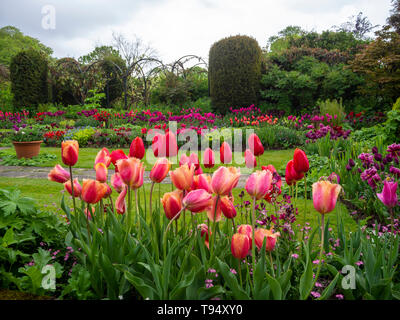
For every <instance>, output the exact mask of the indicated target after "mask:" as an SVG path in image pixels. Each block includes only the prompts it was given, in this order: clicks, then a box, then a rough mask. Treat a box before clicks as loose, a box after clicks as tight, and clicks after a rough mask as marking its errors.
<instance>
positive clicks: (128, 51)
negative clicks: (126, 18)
mask: <svg viewBox="0 0 400 320" xmlns="http://www.w3.org/2000/svg"><path fill="white" fill-rule="evenodd" d="M113 39H114V47H115V48H116V49H117V50H118V52H119V53H120V54H121V55H122V58H123V59H124V61H125V66H124V68H121V67H120V66H118V64H116V63H114V67H115V70H116V72H117V73H118V75H119V77H120V79H121V80H122V83H123V92H124V108H125V109H127V108H128V85H129V84H132V85H133V84H135V83H138V81H129V80H130V78H131V77H132V75H133V74H136V76H137V78H140V79H142V81H143V82H142V84H141V86H142V87H143V88H145V87H146V86H147V83H146V81H147V80H146V79H147V77H146V74H149V73H150V74H151V73H152V72H153V70H156V69H158V68H159V66H163V63H162V62H161V61H160V60H159V59H158V58H157V53H156V51H155V50H154V49H153V48H152V47H150V46H149V45H147V44H145V43H144V42H143V41H142V40H141V39H140V38H138V37H135V38H134V39H133V40H129V39H127V38H126V37H124V36H123V35H121V34H116V33H114V34H113ZM136 89H139V88H132V90H133V91H136ZM136 96H138V95H137V94H136ZM142 96H143V94H142ZM144 96H147V94H144ZM145 102H146V101H145Z"/></svg>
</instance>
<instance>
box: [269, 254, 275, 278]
mask: <svg viewBox="0 0 400 320" xmlns="http://www.w3.org/2000/svg"><path fill="white" fill-rule="evenodd" d="M269 259H270V260H271V269H272V276H273V277H274V278H275V269H274V262H273V261H272V253H271V251H270V252H269Z"/></svg>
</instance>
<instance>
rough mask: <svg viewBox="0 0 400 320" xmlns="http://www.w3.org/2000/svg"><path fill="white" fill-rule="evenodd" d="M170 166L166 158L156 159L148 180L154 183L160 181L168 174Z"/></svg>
mask: <svg viewBox="0 0 400 320" xmlns="http://www.w3.org/2000/svg"><path fill="white" fill-rule="evenodd" d="M170 168H171V163H170V162H169V161H168V159H167V158H160V159H158V160H157V161H156V163H155V164H154V166H153V168H152V169H151V172H150V180H151V181H153V182H156V183H161V181H163V180H164V179H165V177H166V176H167V174H168V171H169V169H170Z"/></svg>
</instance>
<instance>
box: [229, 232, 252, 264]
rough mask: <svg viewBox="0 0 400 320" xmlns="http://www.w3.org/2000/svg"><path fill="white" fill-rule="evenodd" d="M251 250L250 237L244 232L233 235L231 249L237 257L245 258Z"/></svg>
mask: <svg viewBox="0 0 400 320" xmlns="http://www.w3.org/2000/svg"><path fill="white" fill-rule="evenodd" d="M249 250H250V239H249V237H248V236H247V235H245V234H242V233H235V234H234V235H233V236H232V242H231V251H232V255H233V256H234V257H235V258H236V259H244V258H246V257H247V255H248V253H249Z"/></svg>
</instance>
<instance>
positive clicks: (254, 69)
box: [208, 35, 262, 113]
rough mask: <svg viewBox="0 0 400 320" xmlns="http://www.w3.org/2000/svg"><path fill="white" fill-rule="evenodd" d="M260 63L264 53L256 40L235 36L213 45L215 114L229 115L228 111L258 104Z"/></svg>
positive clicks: (211, 69) (211, 70) (211, 65)
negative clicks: (231, 108)
mask: <svg viewBox="0 0 400 320" xmlns="http://www.w3.org/2000/svg"><path fill="white" fill-rule="evenodd" d="M261 63H262V54H261V49H260V46H259V45H258V43H257V41H256V40H255V39H253V38H250V37H247V36H240V35H238V36H232V37H228V38H224V39H222V40H220V41H218V42H216V43H214V44H213V45H212V47H211V49H210V53H209V70H208V76H209V81H210V83H209V85H210V96H211V100H212V104H213V107H214V108H215V110H216V111H218V112H220V113H226V112H227V110H229V107H242V106H246V107H247V106H249V105H251V104H257V102H258V92H259V85H260V78H261Z"/></svg>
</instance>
